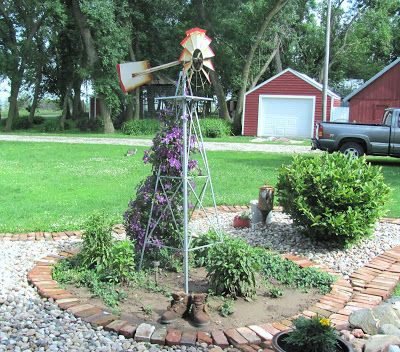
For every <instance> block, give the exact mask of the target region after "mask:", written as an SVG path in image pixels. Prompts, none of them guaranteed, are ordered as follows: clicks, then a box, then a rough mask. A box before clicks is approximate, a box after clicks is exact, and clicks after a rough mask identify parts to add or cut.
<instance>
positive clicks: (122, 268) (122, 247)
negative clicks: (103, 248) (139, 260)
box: [100, 240, 135, 283]
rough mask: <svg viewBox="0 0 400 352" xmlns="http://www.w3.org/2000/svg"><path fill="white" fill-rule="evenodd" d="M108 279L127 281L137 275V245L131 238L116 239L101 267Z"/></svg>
mask: <svg viewBox="0 0 400 352" xmlns="http://www.w3.org/2000/svg"><path fill="white" fill-rule="evenodd" d="M100 270H101V271H102V275H104V276H105V278H106V280H107V281H113V282H123V283H126V282H128V281H129V280H130V279H132V277H133V276H134V275H135V245H134V243H133V242H132V241H130V240H123V241H115V242H114V243H113V245H112V247H111V251H110V253H109V256H108V258H106V261H105V262H104V263H103V264H102V267H101V268H100Z"/></svg>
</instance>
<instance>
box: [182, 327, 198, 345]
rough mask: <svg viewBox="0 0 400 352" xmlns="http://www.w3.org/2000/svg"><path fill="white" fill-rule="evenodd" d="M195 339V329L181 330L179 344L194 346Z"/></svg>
mask: <svg viewBox="0 0 400 352" xmlns="http://www.w3.org/2000/svg"><path fill="white" fill-rule="evenodd" d="M196 340H197V333H196V331H189V330H186V331H183V333H182V336H181V345H184V346H195V345H196Z"/></svg>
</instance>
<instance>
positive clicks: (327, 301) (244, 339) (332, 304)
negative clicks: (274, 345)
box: [28, 251, 400, 352]
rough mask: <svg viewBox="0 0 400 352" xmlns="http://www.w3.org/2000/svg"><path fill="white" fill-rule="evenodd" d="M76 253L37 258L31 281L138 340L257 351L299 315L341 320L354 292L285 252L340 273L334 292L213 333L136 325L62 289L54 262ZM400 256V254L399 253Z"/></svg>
mask: <svg viewBox="0 0 400 352" xmlns="http://www.w3.org/2000/svg"><path fill="white" fill-rule="evenodd" d="M74 254H76V251H63V252H60V253H59V255H48V256H46V257H44V258H42V259H41V260H39V261H37V262H36V264H35V266H34V268H33V269H32V270H31V271H29V273H28V282H29V283H30V284H32V285H33V286H34V287H35V288H36V289H37V291H38V293H39V295H40V296H41V297H43V298H47V299H49V298H52V299H53V300H54V301H55V303H56V304H57V305H58V306H59V308H61V309H63V310H66V311H68V312H70V313H71V314H73V315H75V316H76V317H78V318H81V319H82V320H84V321H86V322H89V323H91V324H92V325H94V326H103V327H104V329H105V330H109V331H113V332H116V333H118V334H120V335H123V336H125V337H126V338H134V339H135V340H136V341H145V342H151V343H156V344H159V345H167V346H173V345H187V346H194V345H196V342H200V343H207V344H209V345H210V344H214V345H218V346H220V347H222V348H225V347H228V346H229V345H233V346H236V347H239V348H241V349H242V350H245V351H253V352H254V351H256V350H258V349H259V348H260V346H261V347H262V348H267V350H266V351H268V348H269V347H270V345H271V340H272V337H273V335H275V334H277V333H278V332H280V331H284V330H287V329H290V328H291V327H292V325H293V323H292V321H293V320H294V319H296V318H298V317H299V316H304V317H312V316H314V315H316V314H319V315H321V316H324V317H328V318H331V319H332V322H333V323H334V324H338V323H340V324H342V321H341V320H340V321H339V320H338V319H335V317H332V316H333V315H335V314H336V313H337V311H339V310H341V309H344V308H345V306H346V304H347V303H348V302H349V301H350V300H351V298H352V296H353V288H352V286H351V284H350V282H349V281H347V280H345V279H344V278H343V277H341V275H340V274H339V273H336V272H334V271H333V270H331V269H329V268H328V267H326V266H324V265H319V264H316V263H314V262H312V261H310V260H308V259H306V258H303V257H299V256H294V255H290V254H287V255H284V256H283V257H284V258H286V259H287V260H291V261H293V262H294V263H296V264H297V265H299V266H300V267H302V268H305V267H315V268H319V269H320V270H323V271H325V272H328V273H330V274H333V275H335V276H337V277H338V279H337V280H336V281H335V283H334V284H332V286H331V287H332V289H331V292H330V293H328V294H326V295H325V296H323V297H321V298H320V299H319V301H318V303H316V304H315V305H314V306H312V307H310V308H309V309H308V310H305V311H303V312H301V313H300V314H297V315H294V316H292V317H289V318H287V319H284V320H281V321H276V322H273V323H268V324H257V323H255V324H253V325H248V326H245V327H239V328H232V329H226V330H213V331H211V332H210V333H208V332H203V331H198V332H194V331H191V330H177V329H168V328H157V329H155V327H154V326H152V325H151V324H149V323H142V324H138V325H137V326H136V325H133V324H131V323H129V322H128V321H126V320H120V319H118V317H117V316H115V315H113V314H112V313H111V312H109V311H106V310H103V309H101V308H100V307H97V306H95V305H92V304H87V303H83V302H81V301H80V300H79V298H77V297H75V296H74V295H73V294H72V293H70V292H68V291H66V290H63V289H61V288H60V287H59V286H58V283H57V281H55V280H53V278H52V270H53V265H54V264H56V263H57V262H58V261H59V260H60V259H62V258H67V257H70V256H72V255H74ZM399 256H400V254H399Z"/></svg>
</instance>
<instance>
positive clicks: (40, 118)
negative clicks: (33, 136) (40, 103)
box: [33, 115, 44, 125]
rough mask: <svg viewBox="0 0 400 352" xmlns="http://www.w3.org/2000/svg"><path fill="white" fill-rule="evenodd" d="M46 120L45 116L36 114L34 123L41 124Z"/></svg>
mask: <svg viewBox="0 0 400 352" xmlns="http://www.w3.org/2000/svg"><path fill="white" fill-rule="evenodd" d="M43 122H44V117H43V116H40V115H36V116H34V117H33V124H34V125H41V124H42V123H43Z"/></svg>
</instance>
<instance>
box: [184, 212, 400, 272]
mask: <svg viewBox="0 0 400 352" xmlns="http://www.w3.org/2000/svg"><path fill="white" fill-rule="evenodd" d="M235 215H236V214H235V213H223V214H220V215H219V216H220V222H221V227H222V229H223V231H225V232H227V233H229V234H231V235H232V236H239V237H242V238H244V239H245V240H247V241H248V242H249V243H250V244H252V245H259V246H266V247H268V248H270V249H273V250H275V251H278V252H280V253H293V254H298V255H302V256H305V257H307V258H309V259H311V260H313V261H315V262H317V263H320V264H325V265H328V266H329V267H330V268H332V269H334V270H336V271H339V272H341V273H342V274H343V275H345V276H347V275H349V274H351V273H352V272H354V271H355V270H357V269H358V268H360V267H362V266H364V265H365V264H366V263H367V262H369V261H370V260H371V259H372V258H374V257H376V256H377V255H379V254H381V253H383V252H384V251H386V250H388V249H390V248H392V247H394V246H397V245H400V225H395V224H390V223H385V222H381V223H378V224H377V226H376V229H375V234H374V236H373V237H370V238H366V239H364V240H362V241H361V242H359V243H357V245H355V246H353V247H352V248H349V249H338V248H334V247H330V246H329V245H328V244H327V243H321V242H316V241H314V240H312V239H310V238H308V237H306V236H304V235H302V234H301V233H300V232H299V231H298V230H297V229H296V227H295V226H293V222H292V220H291V218H290V217H289V216H288V215H286V214H284V213H281V212H274V213H273V218H272V223H271V224H270V225H267V226H266V227H265V228H262V227H256V228H248V229H235V228H234V227H233V226H232V222H233V218H234V216H235ZM191 226H192V229H193V231H194V232H195V233H197V234H200V233H204V232H207V231H208V228H209V226H208V223H207V220H206V219H200V220H195V221H193V222H192V223H191Z"/></svg>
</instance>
